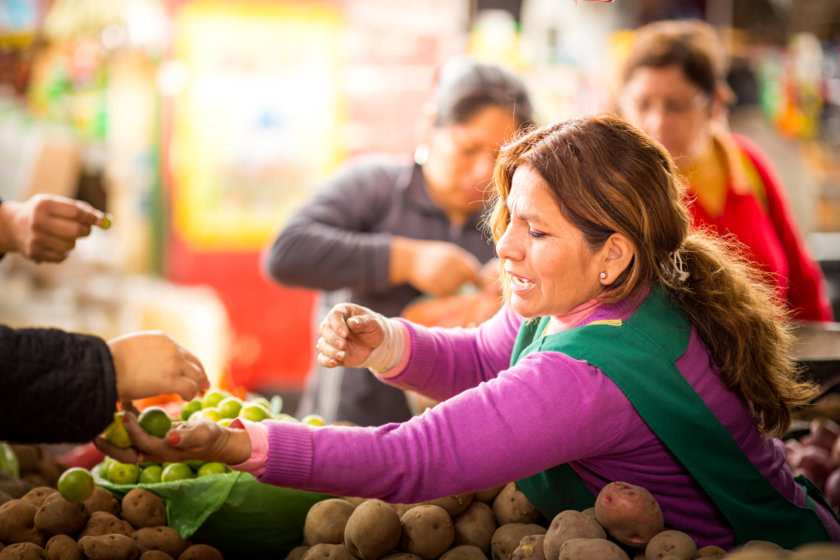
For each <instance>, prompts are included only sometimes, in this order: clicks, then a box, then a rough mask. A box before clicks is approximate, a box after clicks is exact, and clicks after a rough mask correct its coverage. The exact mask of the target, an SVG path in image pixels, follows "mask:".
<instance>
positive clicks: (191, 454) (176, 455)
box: [94, 413, 251, 465]
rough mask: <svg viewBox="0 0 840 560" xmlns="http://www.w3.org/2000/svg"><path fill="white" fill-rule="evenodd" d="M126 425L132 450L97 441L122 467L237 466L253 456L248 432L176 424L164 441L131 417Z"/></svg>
mask: <svg viewBox="0 0 840 560" xmlns="http://www.w3.org/2000/svg"><path fill="white" fill-rule="evenodd" d="M123 422H124V424H125V429H126V430H127V431H128V435H129V436H131V441H132V447H129V448H127V449H122V448H119V447H114V446H113V445H111V444H110V443H108V442H107V441H105V439H104V438H103V437H101V436H98V437H97V438H96V439H95V440H94V445H95V446H96V448H97V449H99V450H100V451H102V452H103V453H105V454H106V455H109V456H111V457H113V458H114V459H116V460H117V461H120V462H121V463H135V464H139V463H144V462H154V463H163V462H170V463H176V462H183V461H190V460H201V461H208V462H209V461H218V462H221V463H226V464H228V465H235V464H237V463H241V462H243V461H245V460H246V459H248V458H249V457H250V456H251V440H250V438H249V437H248V432H247V431H245V430H242V429H235V428H224V427H222V426H219V425H218V424H216V423H215V422H211V421H209V420H203V421H198V422H175V423H173V424H172V428H170V430H169V432H168V433H167V434H166V435H165V436H164V437H162V438H159V437H155V436H153V435H151V434H148V433H146V431H145V430H143V428H141V427H140V424H138V423H137V418H136V417H135V416H134V415H133V414H131V413H126V414H125V416H124V417H123Z"/></svg>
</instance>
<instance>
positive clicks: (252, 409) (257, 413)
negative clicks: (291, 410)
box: [239, 403, 271, 422]
mask: <svg viewBox="0 0 840 560" xmlns="http://www.w3.org/2000/svg"><path fill="white" fill-rule="evenodd" d="M239 417H240V418H244V419H245V420H250V421H251V422H260V421H262V420H265V419H266V418H271V413H270V412H269V411H268V409H266V408H265V407H264V406H262V405H261V404H256V403H250V404H246V405H245V406H243V407H242V410H240V411H239Z"/></svg>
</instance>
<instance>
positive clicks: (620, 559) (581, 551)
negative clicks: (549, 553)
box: [558, 538, 630, 560]
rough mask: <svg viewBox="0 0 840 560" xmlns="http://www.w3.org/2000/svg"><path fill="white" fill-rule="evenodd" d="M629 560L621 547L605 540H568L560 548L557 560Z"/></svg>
mask: <svg viewBox="0 0 840 560" xmlns="http://www.w3.org/2000/svg"><path fill="white" fill-rule="evenodd" d="M593 558H597V559H598V560H630V557H629V556H627V553H626V552H624V551H623V550H621V547H620V546H618V545H617V544H615V543H614V542H612V541H608V540H607V539H586V538H581V539H569V540H567V541H566V542H564V543H563V545H562V546H561V547H560V553H559V556H558V559H559V560H592V559H593Z"/></svg>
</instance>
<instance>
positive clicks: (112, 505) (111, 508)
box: [82, 486, 121, 515]
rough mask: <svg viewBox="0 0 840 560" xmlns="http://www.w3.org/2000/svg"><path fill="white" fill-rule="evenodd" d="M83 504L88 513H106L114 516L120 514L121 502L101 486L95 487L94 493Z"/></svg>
mask: <svg viewBox="0 0 840 560" xmlns="http://www.w3.org/2000/svg"><path fill="white" fill-rule="evenodd" d="M82 503H83V504H85V507H86V508H87V510H88V513H93V512H95V511H106V512H108V513H110V514H113V515H119V514H120V509H121V508H120V501H119V500H118V499H116V498H115V497H114V496H112V495H111V493H110V492H108V491H107V490H105V489H104V488H102V487H101V486H94V487H93V493H92V494H91V495H90V496H89V497H88V499H87V500H85V501H84V502H82Z"/></svg>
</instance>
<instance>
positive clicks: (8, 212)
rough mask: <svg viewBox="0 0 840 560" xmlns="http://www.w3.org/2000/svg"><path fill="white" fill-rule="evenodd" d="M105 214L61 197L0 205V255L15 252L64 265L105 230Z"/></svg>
mask: <svg viewBox="0 0 840 560" xmlns="http://www.w3.org/2000/svg"><path fill="white" fill-rule="evenodd" d="M107 221H108V219H107V218H106V217H105V214H103V213H102V212H100V211H99V210H96V209H95V208H93V207H92V206H90V205H89V204H87V203H85V202H81V201H79V200H73V199H71V198H65V197H62V196H53V195H45V194H37V195H35V196H33V197H31V198H29V199H28V200H26V201H25V202H16V201H10V200H9V201H4V202H3V203H2V204H0V252H4V253H6V252H11V251H16V252H18V253H20V254H22V255H23V256H25V257H27V258H29V259H31V260H33V261H35V262H36V263H40V262H52V263H57V262H61V261H63V260H64V259H66V258H67V256H68V255H69V253H70V251H71V250H73V248H74V247H75V246H76V240H77V239H79V238H81V237H86V236H88V235H90V228H91V226H94V225H98V226H105V225H106V224H107Z"/></svg>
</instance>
